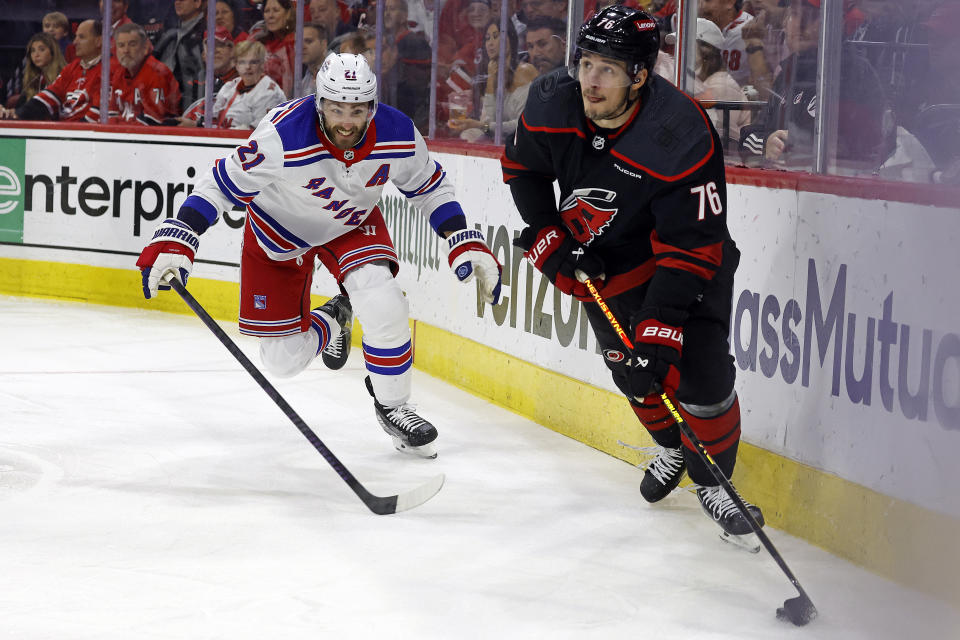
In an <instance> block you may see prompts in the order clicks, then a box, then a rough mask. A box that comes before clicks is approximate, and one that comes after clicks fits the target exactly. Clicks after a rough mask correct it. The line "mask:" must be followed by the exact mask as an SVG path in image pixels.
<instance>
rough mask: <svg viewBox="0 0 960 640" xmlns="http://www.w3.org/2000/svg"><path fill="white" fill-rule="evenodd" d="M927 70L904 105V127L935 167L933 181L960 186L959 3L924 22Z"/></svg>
mask: <svg viewBox="0 0 960 640" xmlns="http://www.w3.org/2000/svg"><path fill="white" fill-rule="evenodd" d="M925 26H926V29H927V33H928V53H929V59H930V63H929V67H928V68H927V70H926V72H925V73H923V74H920V78H919V81H918V82H917V83H916V85H915V86H914V88H913V91H911V95H910V96H908V98H909V102H905V105H904V106H905V113H904V116H905V117H904V126H905V127H906V128H907V129H908V130H910V132H911V133H913V134H914V135H915V136H916V137H917V138H918V139H919V140H920V142H921V143H922V144H923V146H924V147H925V148H926V150H927V151H928V152H929V153H930V157H931V158H932V159H933V162H934V163H935V164H936V171H935V173H934V175H933V176H932V178H933V181H934V182H938V183H948V184H955V185H956V184H960V78H958V77H957V75H958V73H957V60H960V4H958V3H955V2H952V3H948V4H943V5H941V6H939V7H938V8H937V9H935V10H934V11H933V14H932V15H931V16H930V18H929V19H928V20H927V21H926V23H925Z"/></svg>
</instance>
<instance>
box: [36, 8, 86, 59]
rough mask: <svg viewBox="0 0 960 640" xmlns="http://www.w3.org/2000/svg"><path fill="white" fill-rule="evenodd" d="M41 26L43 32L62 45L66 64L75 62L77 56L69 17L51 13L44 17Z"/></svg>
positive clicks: (61, 49)
mask: <svg viewBox="0 0 960 640" xmlns="http://www.w3.org/2000/svg"><path fill="white" fill-rule="evenodd" d="M40 24H41V25H42V26H43V32H44V33H45V34H47V35H49V36H51V37H53V39H54V40H56V41H57V44H58V45H60V51H61V53H63V59H64V62H68V63H69V62H73V61H74V59H76V57H77V54H76V52H75V51H74V48H73V41H71V40H70V35H71V34H70V21H69V20H67V16H66V15H64V14H62V13H60V12H59V11H51V12H50V13H48V14H46V15H44V16H43V20H42V21H41V23H40Z"/></svg>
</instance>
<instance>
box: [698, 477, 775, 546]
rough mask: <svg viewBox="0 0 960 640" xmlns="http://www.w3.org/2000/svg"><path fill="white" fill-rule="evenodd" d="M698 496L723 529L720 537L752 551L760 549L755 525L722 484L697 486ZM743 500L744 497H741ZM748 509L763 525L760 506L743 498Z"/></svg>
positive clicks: (706, 511)
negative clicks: (751, 523) (754, 531)
mask: <svg viewBox="0 0 960 640" xmlns="http://www.w3.org/2000/svg"><path fill="white" fill-rule="evenodd" d="M697 497H698V498H700V506H702V507H703V512H704V513H705V514H707V516H708V517H710V518H711V519H712V520H713V521H714V522H716V523H717V524H718V525H720V528H721V529H722V531H721V533H720V538H721V539H722V540H724V541H725V542H729V543H731V544H734V545H736V546H738V547H740V548H742V549H746V550H747V551H749V552H751V553H757V552H758V551H760V542H759V541H758V540H757V536H756V534H754V533H753V527H751V526H750V522H749V521H748V520H747V519H746V518H745V517H744V515H743V514H742V513H740V510H739V509H738V508H737V505H736V504H735V503H734V501H733V500H731V499H730V496H728V495H727V492H726V491H725V490H724V489H723V487H721V486H719V485H718V486H716V487H697ZM740 499H741V500H743V498H742V497H741V498H740ZM743 503H744V505H746V507H747V510H748V511H749V512H750V514H751V515H752V516H753V517H754V518H755V519H756V521H757V524H759V525H760V526H761V527H762V526H763V524H764V522H763V512H761V511H760V507H757V506H756V505H752V504H750V503H749V502H747V501H746V500H743Z"/></svg>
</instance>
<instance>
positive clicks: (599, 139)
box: [593, 136, 607, 151]
mask: <svg viewBox="0 0 960 640" xmlns="http://www.w3.org/2000/svg"><path fill="white" fill-rule="evenodd" d="M605 144H607V141H606V140H604V138H603V136H594V137H593V148H594V149H596V150H597V151H602V150H603V145H605Z"/></svg>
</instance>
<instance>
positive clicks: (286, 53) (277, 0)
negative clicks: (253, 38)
mask: <svg viewBox="0 0 960 640" xmlns="http://www.w3.org/2000/svg"><path fill="white" fill-rule="evenodd" d="M295 24H296V14H295V13H294V11H293V2H292V0H267V1H266V2H265V3H264V5H263V28H264V31H263V32H261V34H260V35H259V36H257V37H258V39H259V40H260V42H262V43H263V46H264V47H266V49H267V61H266V70H267V75H268V76H270V77H271V78H273V79H274V80H275V81H276V83H277V84H279V85H280V87H281V88H282V89H283V92H284V93H285V94H286V95H287V96H291V95H293V63H294V55H295V50H294V45H295V44H296V41H295V38H294V33H293V30H294V25H295Z"/></svg>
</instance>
